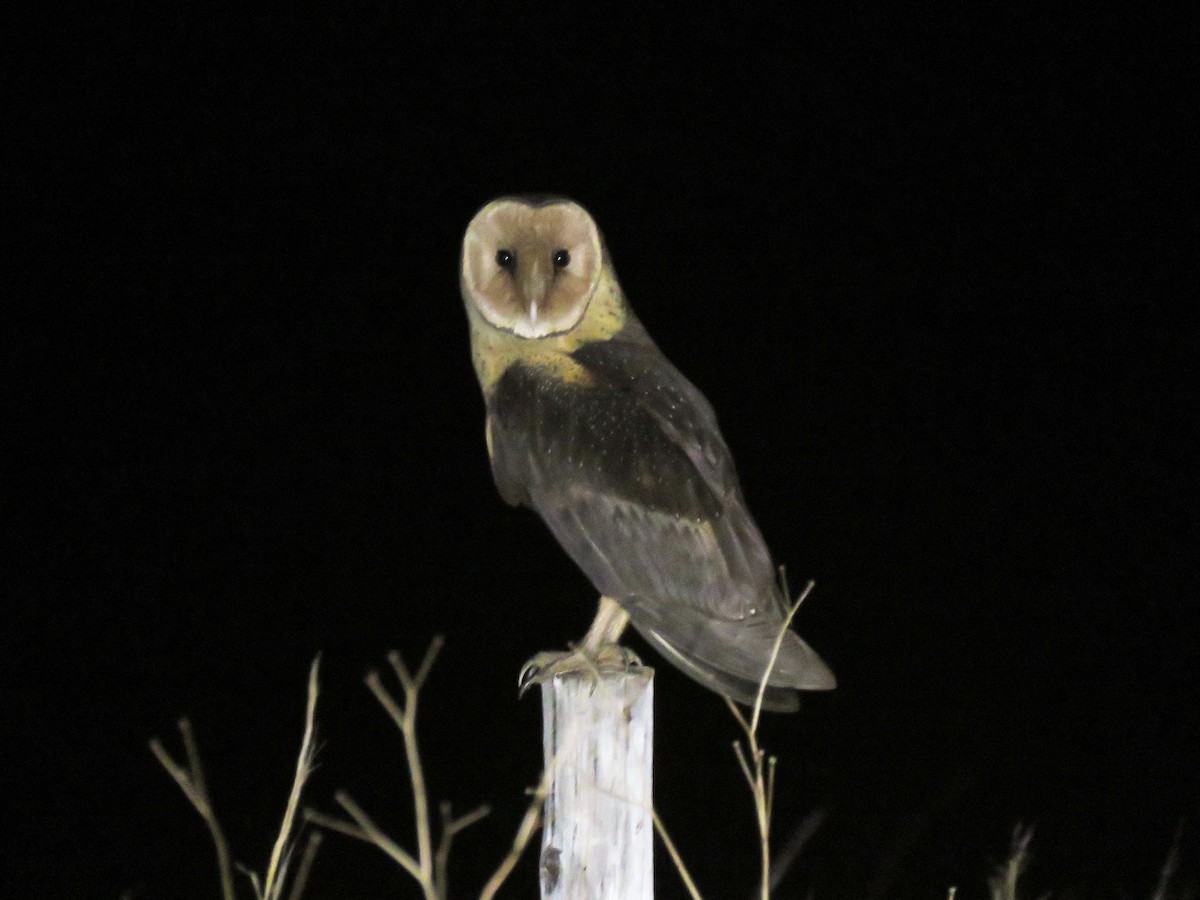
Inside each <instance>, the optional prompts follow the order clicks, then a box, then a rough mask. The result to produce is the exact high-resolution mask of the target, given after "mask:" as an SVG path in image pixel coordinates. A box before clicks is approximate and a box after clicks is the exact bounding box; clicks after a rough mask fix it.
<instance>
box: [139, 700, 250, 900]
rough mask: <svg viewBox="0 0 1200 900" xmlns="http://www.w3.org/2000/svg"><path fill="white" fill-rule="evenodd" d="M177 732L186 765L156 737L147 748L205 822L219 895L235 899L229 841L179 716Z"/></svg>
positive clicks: (193, 741)
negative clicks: (218, 877) (218, 878)
mask: <svg viewBox="0 0 1200 900" xmlns="http://www.w3.org/2000/svg"><path fill="white" fill-rule="evenodd" d="M179 732H180V734H181V735H182V736H183V745H184V748H185V750H186V752H187V757H188V763H189V768H188V769H185V768H184V767H183V766H181V765H180V764H179V763H177V762H175V760H173V759H172V758H171V756H170V754H168V753H167V751H166V749H165V748H164V747H163V745H162V741H160V740H159V739H158V738H154V739H153V740H151V741H150V750H151V752H152V753H153V754H154V755H155V757H157V759H158V761H159V762H160V763H161V764H162V766H163V768H164V769H166V770H167V773H168V774H169V775H170V776H171V777H172V778H174V779H175V783H176V784H178V785H179V787H180V789H181V790H182V791H183V793H184V796H185V797H187V798H188V800H189V801H190V802H191V804H192V806H194V807H195V808H196V812H198V813H199V814H200V818H202V819H203V820H204V823H205V824H206V825H207V826H208V831H209V833H210V834H211V835H212V840H213V845H214V846H215V847H216V851H217V868H218V870H219V871H220V875H221V896H222V897H223V898H224V900H236V896H237V895H236V894H235V893H234V890H233V867H232V866H231V865H230V861H229V844H228V842H226V840H225V833H224V832H223V831H222V830H221V825H220V823H219V822H218V821H217V817H216V815H215V814H214V812H213V808H212V802H211V801H210V799H209V796H208V789H207V787H206V786H205V782H204V769H203V768H202V767H201V765H200V749H199V747H198V746H197V744H196V739H195V736H194V735H193V734H192V726H191V723H190V722H188V720H187V719H180V720H179Z"/></svg>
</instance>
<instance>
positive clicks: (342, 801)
mask: <svg viewBox="0 0 1200 900" xmlns="http://www.w3.org/2000/svg"><path fill="white" fill-rule="evenodd" d="M333 799H334V800H335V801H337V804H338V805H339V806H340V807H342V809H344V810H346V812H348V813H349V814H350V818H352V819H353V820H354V823H355V824H356V825H357V826H358V827H359V828H360V829H361V830H362V832H363V834H365V835H366V836H367V840H368V841H370V842H371V843H372V844H374V845H375V846H376V847H378V848H379V849H380V850H382V851H383V852H384V853H386V854H387V855H388V856H390V857H391V858H392V859H393V860H395V861H396V862H398V863H399V864H400V866H401V867H402V868H403V869H404V871H406V872H407V873H408V874H409V875H411V876H412V877H413V878H415V879H416V880H417V883H418V884H420V885H421V887H422V888H423V889H424V888H426V886H427V884H426V882H423V881H422V880H421V879H422V877H423V876H422V873H421V865H420V863H418V862H417V861H416V860H415V859H413V858H412V856H410V855H409V854H408V852H407V851H405V850H404V849H403V848H402V847H401V846H400V845H399V844H397V843H396V842H395V841H393V840H392V839H391V838H390V837H388V836H387V835H386V834H384V833H383V831H382V830H381V829H380V828H379V826H378V825H376V824H375V823H374V821H372V820H371V817H370V816H368V815H367V814H366V813H365V812H363V809H362V807H361V806H359V805H358V804H357V803H355V802H354V800H353V798H351V797H350V795H349V794H347V793H346V792H345V791H338V792H337V793H336V794H334V795H333ZM432 881H433V876H432V875H430V880H429V882H428V888H429V890H426V891H425V895H426V896H427V897H429V898H431V900H436V894H433V893H431V891H432V888H433V884H432Z"/></svg>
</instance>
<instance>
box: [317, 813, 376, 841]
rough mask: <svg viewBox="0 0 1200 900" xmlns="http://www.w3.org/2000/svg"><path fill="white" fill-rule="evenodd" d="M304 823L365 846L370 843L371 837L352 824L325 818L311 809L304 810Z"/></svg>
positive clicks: (322, 814) (331, 817)
mask: <svg viewBox="0 0 1200 900" xmlns="http://www.w3.org/2000/svg"><path fill="white" fill-rule="evenodd" d="M304 821H305V822H308V823H310V824H312V825H316V826H318V827H320V828H324V829H327V830H328V831H336V832H337V833H338V834H344V835H346V836H347V837H352V838H355V839H357V840H360V841H363V842H364V843H367V844H369V843H371V836H370V835H369V834H367V833H366V832H365V831H363V830H362V829H361V828H359V827H358V826H357V825H355V824H354V823H353V822H347V821H345V820H343V819H335V818H334V817H333V816H327V815H325V814H324V813H322V812H318V811H317V810H315V809H313V808H312V807H307V808H306V809H305V810H304Z"/></svg>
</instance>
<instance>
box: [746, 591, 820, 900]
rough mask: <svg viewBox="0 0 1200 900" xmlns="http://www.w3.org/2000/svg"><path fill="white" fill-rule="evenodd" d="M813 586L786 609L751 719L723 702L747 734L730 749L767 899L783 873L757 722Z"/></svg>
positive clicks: (771, 765) (767, 762)
mask: <svg viewBox="0 0 1200 900" xmlns="http://www.w3.org/2000/svg"><path fill="white" fill-rule="evenodd" d="M780 579H781V581H782V582H783V586H784V590H785V591H786V590H787V578H786V576H785V575H784V573H783V570H782V569H780ZM814 586H815V583H814V582H812V581H810V582H808V584H806V585H805V586H804V590H803V591H801V592H800V596H799V597H797V598H796V601H795V602H794V603H793V604H792V606H791V608H790V609H789V610H788V614H787V616H786V617H785V618H784V620H783V624H782V625H781V626H780V628H779V633H778V634H777V635H775V643H774V645H772V647H771V658H770V660H769V661H768V662H767V668H766V670H765V671H764V672H763V674H762V678H760V679H759V682H758V693H757V694H756V695H755V698H754V707H753V709H752V711H751V715H750V719H749V720H747V719H746V717H745V716H744V715H743V714H742V711H741V710H739V709H738V708H737V705H736V704H734V703H733V701H732V700H729V699H728V698H726V700H725V705H726V706H728V707H729V710H730V712H731V713H732V714H733V717H734V719H735V720H736V721H737V723H738V725H739V726H741V729H742V731H743V732H744V734H745V736H746V749H745V750H744V749H743V748H742V744H741V742H740V741H735V742H734V744H733V749H734V752H735V753H736V754H737V760H738V765H739V766H740V767H741V769H742V775H743V776H745V778H746V783H747V784H748V785H749V786H750V793H751V794H752V795H753V797H754V814H755V819H756V820H757V823H758V838H759V891H758V895H759V897H761V898H762V900H768V898H769V897H770V896H771V888H772V884H773V881H774V882H778V880H779V879H780V878H781V877H782V875H783V871H782V870H780V869H777V870H776V871H775V873H774V879H773V878H772V872H771V816H772V814H773V812H774V805H775V766H776V763H777V760H776V758H775V757H773V756H772V757H770V758H768V757H767V756H766V754H765V753H764V751H763V750H762V748H761V747H759V745H758V725H759V722H760V721H761V720H762V704H763V697H764V696H766V693H767V682H768V681H770V678H771V672H772V670H774V668H775V663H776V662H777V661H778V659H779V650H780V648H781V647H782V646H783V639H784V637H785V636H786V635H787V631H788V628H790V627H791V624H792V619H794V618H795V616H796V613H797V612H798V611H799V610H800V605H801V604H802V603H803V602H804V601H805V600H806V599H807V598H808V595H809V594H810V593H812V589H813V587H814ZM785 596H786V594H785Z"/></svg>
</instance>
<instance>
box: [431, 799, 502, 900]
mask: <svg viewBox="0 0 1200 900" xmlns="http://www.w3.org/2000/svg"><path fill="white" fill-rule="evenodd" d="M438 812H439V813H440V814H441V817H442V839H441V840H440V841H439V842H438V848H437V853H435V854H434V860H433V862H434V866H433V871H434V880H435V882H436V884H437V886H438V894H439V896H440V897H442V898H443V900H444V898H446V897H448V896H450V845H451V844H453V843H454V837H455V835H457V834H458V833H459V832H460V831H463V830H465V829H467V828H470V827H471V826H472V825H474V824H475V823H476V822H478V821H479V820H480V819H482V818H483V817H484V816H486V815H487V814H488V813H490V812H491V808H490V807H489V806H487V805H486V804H485V805H483V806H478V807H476V808H475V809H473V810H471V811H470V812H469V813H467V814H466V815H465V816H459V817H458V818H455V817H454V816H453V814H452V813H451V810H450V801H449V800H444V801H442V804H441V806H440V807H439V808H438Z"/></svg>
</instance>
